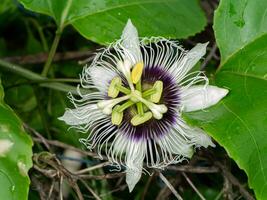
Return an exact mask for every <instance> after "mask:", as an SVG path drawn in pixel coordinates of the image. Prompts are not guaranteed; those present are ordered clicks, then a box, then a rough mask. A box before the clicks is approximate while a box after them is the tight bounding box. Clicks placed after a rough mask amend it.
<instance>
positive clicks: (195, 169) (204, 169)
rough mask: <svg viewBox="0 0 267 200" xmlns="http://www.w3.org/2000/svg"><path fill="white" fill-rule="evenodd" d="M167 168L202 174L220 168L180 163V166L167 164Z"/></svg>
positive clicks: (213, 171)
mask: <svg viewBox="0 0 267 200" xmlns="http://www.w3.org/2000/svg"><path fill="white" fill-rule="evenodd" d="M167 169H169V170H173V171H180V172H186V173H196V174H204V173H218V172H219V171H220V170H219V168H218V167H215V166H211V167H198V166H192V165H181V166H169V167H167Z"/></svg>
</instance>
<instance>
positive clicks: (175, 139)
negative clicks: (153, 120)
mask: <svg viewBox="0 0 267 200" xmlns="http://www.w3.org/2000/svg"><path fill="white" fill-rule="evenodd" d="M181 131H182V130H181ZM157 143H158V144H159V146H160V147H161V148H163V149H165V150H166V151H167V152H170V153H172V154H178V155H182V156H184V157H187V158H191V157H192V155H193V153H194V151H193V147H192V145H191V144H190V143H189V142H188V141H186V140H185V139H184V138H183V137H182V136H181V135H180V133H177V132H176V131H174V130H171V131H170V132H169V133H168V134H166V135H164V136H162V137H161V138H160V139H159V140H158V141H157Z"/></svg>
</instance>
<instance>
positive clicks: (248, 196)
mask: <svg viewBox="0 0 267 200" xmlns="http://www.w3.org/2000/svg"><path fill="white" fill-rule="evenodd" d="M215 165H217V166H218V167H219V168H220V169H221V171H222V173H223V175H224V176H225V177H227V179H228V180H229V181H230V182H231V183H232V184H233V185H234V186H236V187H237V188H238V189H239V191H240V194H242V196H243V197H244V198H245V199H247V200H255V199H254V197H253V196H252V195H251V194H250V193H249V192H248V191H247V190H246V189H245V188H244V187H243V186H242V185H241V183H239V181H238V180H237V179H236V178H235V177H234V176H233V175H232V174H231V173H230V172H229V171H228V170H227V169H226V167H225V166H224V165H222V164H221V163H220V162H215Z"/></svg>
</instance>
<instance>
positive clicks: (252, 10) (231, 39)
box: [214, 0, 267, 62]
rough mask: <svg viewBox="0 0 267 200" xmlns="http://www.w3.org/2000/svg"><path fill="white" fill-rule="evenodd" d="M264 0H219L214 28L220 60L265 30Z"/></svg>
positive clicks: (266, 21)
mask: <svg viewBox="0 0 267 200" xmlns="http://www.w3.org/2000/svg"><path fill="white" fill-rule="evenodd" d="M266 12H267V1H266V0H221V1H220V5H219V7H218V9H217V10H216V13H215V20H214V30H215V35H216V40H217V43H218V46H219V49H220V52H221V60H222V61H223V62H224V61H226V59H227V58H228V57H229V56H231V55H232V54H234V53H235V52H236V51H239V49H240V48H242V47H244V46H245V45H246V44H248V43H249V42H250V41H252V40H254V39H256V38H257V37H259V36H261V35H262V34H264V33H266V32H267V15H266Z"/></svg>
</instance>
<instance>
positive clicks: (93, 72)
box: [89, 66, 117, 93]
mask: <svg viewBox="0 0 267 200" xmlns="http://www.w3.org/2000/svg"><path fill="white" fill-rule="evenodd" d="M89 74H90V76H91V78H92V81H93V84H94V85H95V86H96V87H97V89H98V90H99V91H101V92H104V93H106V92H107V90H108V87H109V84H110V81H111V80H112V79H113V78H114V77H115V76H117V73H116V72H115V71H114V70H112V69H108V68H104V67H99V66H94V67H90V68H89Z"/></svg>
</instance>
